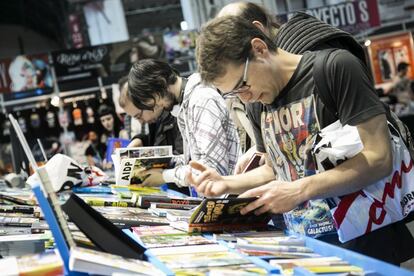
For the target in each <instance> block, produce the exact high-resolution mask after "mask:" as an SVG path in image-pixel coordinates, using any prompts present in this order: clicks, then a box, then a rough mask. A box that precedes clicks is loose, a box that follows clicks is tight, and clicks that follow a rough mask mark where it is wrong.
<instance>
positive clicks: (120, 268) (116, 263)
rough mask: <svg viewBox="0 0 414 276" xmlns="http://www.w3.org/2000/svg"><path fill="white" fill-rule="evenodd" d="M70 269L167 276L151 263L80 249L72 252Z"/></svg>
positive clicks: (103, 272) (106, 273) (87, 271)
mask: <svg viewBox="0 0 414 276" xmlns="http://www.w3.org/2000/svg"><path fill="white" fill-rule="evenodd" d="M69 267H70V269H71V270H74V271H80V272H86V273H91V274H99V275H112V274H113V273H133V274H134V275H154V276H156V275H165V274H164V273H163V272H162V271H160V270H159V269H157V268H156V267H155V266H154V265H153V264H151V263H149V262H145V261H141V260H136V259H129V258H123V257H120V256H118V255H114V254H109V253H104V252H98V251H96V250H89V249H86V248H79V247H76V248H73V249H72V250H71V252H70V259H69Z"/></svg>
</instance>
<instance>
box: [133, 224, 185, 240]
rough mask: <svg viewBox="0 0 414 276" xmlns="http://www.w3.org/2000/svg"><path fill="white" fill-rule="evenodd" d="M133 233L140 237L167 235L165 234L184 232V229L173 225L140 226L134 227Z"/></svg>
mask: <svg viewBox="0 0 414 276" xmlns="http://www.w3.org/2000/svg"><path fill="white" fill-rule="evenodd" d="M131 230H132V233H133V234H134V235H135V236H137V237H138V238H140V237H142V236H152V235H155V236H156V235H165V234H173V235H174V234H184V233H185V232H184V231H181V230H178V229H175V228H173V227H171V226H167V225H165V226H139V227H132V228H131Z"/></svg>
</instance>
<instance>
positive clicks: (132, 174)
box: [117, 156, 172, 185]
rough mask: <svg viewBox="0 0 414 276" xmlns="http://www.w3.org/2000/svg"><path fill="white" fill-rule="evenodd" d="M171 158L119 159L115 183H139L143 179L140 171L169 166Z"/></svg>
mask: <svg viewBox="0 0 414 276" xmlns="http://www.w3.org/2000/svg"><path fill="white" fill-rule="evenodd" d="M171 159H172V156H165V157H142V158H127V159H121V165H120V171H119V173H118V175H117V184H119V185H130V184H141V183H142V182H143V181H144V180H145V178H144V177H142V176H141V172H142V171H144V170H149V169H167V168H170V162H171Z"/></svg>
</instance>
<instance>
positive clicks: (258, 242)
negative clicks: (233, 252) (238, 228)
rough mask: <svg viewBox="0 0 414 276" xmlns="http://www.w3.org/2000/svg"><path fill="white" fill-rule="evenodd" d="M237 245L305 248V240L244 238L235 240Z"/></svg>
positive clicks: (288, 237) (289, 237)
mask: <svg viewBox="0 0 414 276" xmlns="http://www.w3.org/2000/svg"><path fill="white" fill-rule="evenodd" d="M237 244H255V245H293V246H305V240H304V239H302V238H298V237H293V236H287V237H244V238H237Z"/></svg>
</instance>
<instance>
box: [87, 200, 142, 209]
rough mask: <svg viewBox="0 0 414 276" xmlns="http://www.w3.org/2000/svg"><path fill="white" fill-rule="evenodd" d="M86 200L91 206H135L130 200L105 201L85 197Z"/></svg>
mask: <svg viewBox="0 0 414 276" xmlns="http://www.w3.org/2000/svg"><path fill="white" fill-rule="evenodd" d="M85 202H86V203H87V204H88V205H89V206H100V207H134V204H132V202H129V201H105V200H99V199H85Z"/></svg>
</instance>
